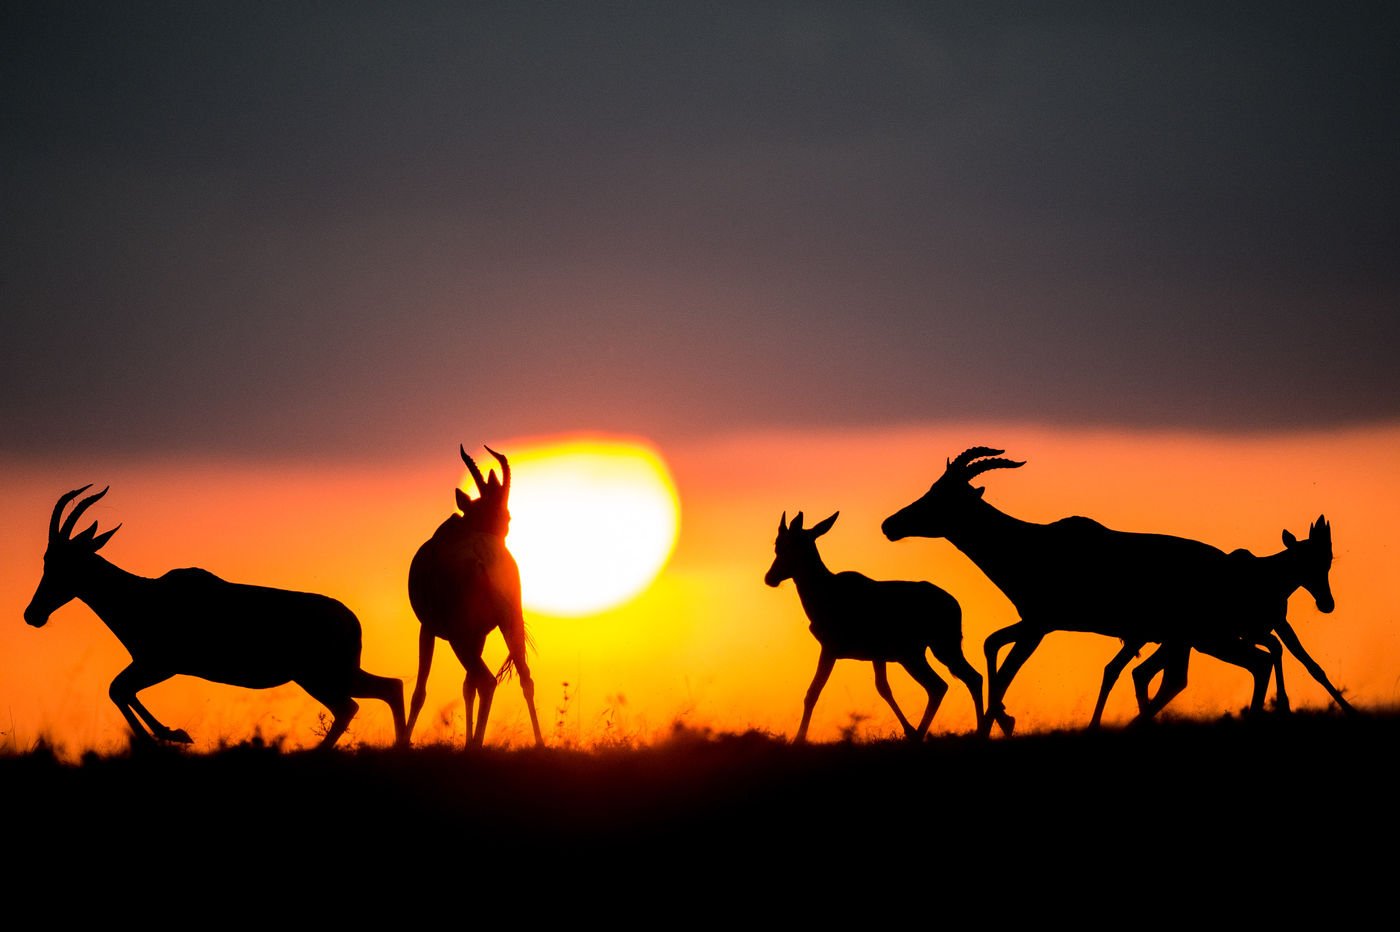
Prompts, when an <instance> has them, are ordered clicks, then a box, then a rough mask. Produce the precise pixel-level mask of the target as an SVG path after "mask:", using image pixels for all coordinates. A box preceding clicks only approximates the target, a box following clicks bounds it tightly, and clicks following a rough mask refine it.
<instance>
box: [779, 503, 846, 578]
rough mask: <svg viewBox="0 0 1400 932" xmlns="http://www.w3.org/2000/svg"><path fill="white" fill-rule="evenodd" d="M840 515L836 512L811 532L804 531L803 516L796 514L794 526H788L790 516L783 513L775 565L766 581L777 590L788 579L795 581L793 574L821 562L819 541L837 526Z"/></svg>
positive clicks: (780, 521) (800, 513)
mask: <svg viewBox="0 0 1400 932" xmlns="http://www.w3.org/2000/svg"><path fill="white" fill-rule="evenodd" d="M840 513H841V512H839V511H838V512H836V514H834V515H832V516H831V517H830V518H827V519H826V520H825V521H820V522H818V523H817V524H816V525H814V526H813V527H812V528H811V529H810V530H809V529H806V528H803V527H802V512H800V511H799V512H798V513H797V516H796V517H794V518H793V519H792V524H788V523H787V512H786V511H785V512H783V516H782V518H780V519H779V521H778V539H777V540H776V541H774V542H773V554H774V556H773V565H772V566H770V567H769V568H768V572H767V573H766V574H765V575H764V577H763V581H764V582H765V583H767V584H768V585H770V586H777V585H778V584H779V583H781V582H782V581H783V580H785V579H792V577H793V574H794V573H797V572H799V571H800V570H801V569H802V567H804V566H810V565H811V564H813V563H816V562H818V561H819V560H820V559H821V558H820V557H819V556H817V538H818V537H821V536H822V535H823V534H825V533H826V532H827V531H829V530H831V526H832V525H833V524H835V523H836V515H839V514H840Z"/></svg>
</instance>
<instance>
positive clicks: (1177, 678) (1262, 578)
mask: <svg viewBox="0 0 1400 932" xmlns="http://www.w3.org/2000/svg"><path fill="white" fill-rule="evenodd" d="M1283 545H1284V549H1283V550H1281V551H1279V552H1278V553H1275V554H1271V555H1269V556H1266V557H1257V556H1255V555H1254V554H1252V553H1250V552H1249V551H1248V550H1236V551H1234V552H1233V553H1231V554H1230V555H1229V557H1228V558H1227V559H1228V561H1229V565H1230V569H1231V575H1230V585H1231V588H1230V591H1229V595H1228V598H1229V601H1228V602H1227V603H1226V605H1225V606H1224V607H1222V613H1224V614H1226V615H1228V617H1229V618H1230V622H1229V624H1230V626H1231V627H1232V628H1233V629H1234V630H1235V631H1237V632H1238V633H1239V635H1240V637H1241V638H1242V639H1243V640H1245V641H1246V642H1248V643H1251V644H1258V645H1261V646H1263V647H1265V648H1267V649H1268V651H1269V654H1270V656H1271V657H1272V658H1273V666H1274V679H1275V684H1276V687H1277V693H1276V699H1275V702H1274V704H1275V707H1276V708H1277V709H1279V710H1280V711H1285V712H1286V711H1288V709H1289V703H1288V693H1287V691H1286V690H1285V688H1284V684H1283V648H1284V647H1287V648H1288V650H1289V651H1290V652H1291V653H1292V654H1293V656H1294V657H1296V658H1298V660H1299V661H1300V662H1301V663H1302V664H1303V667H1304V668H1305V669H1306V670H1307V671H1308V673H1310V674H1311V675H1312V677H1313V678H1314V679H1315V680H1317V681H1318V683H1320V684H1321V685H1322V687H1323V688H1324V689H1326V690H1327V692H1328V693H1329V694H1330V695H1331V696H1332V698H1333V699H1335V700H1336V702H1337V704H1338V705H1339V706H1341V708H1342V710H1343V711H1344V712H1346V713H1347V714H1349V715H1353V714H1356V710H1355V709H1354V708H1353V707H1352V705H1351V704H1350V703H1349V702H1347V701H1346V699H1345V698H1344V697H1343V696H1342V694H1341V692H1340V691H1339V690H1338V689H1337V688H1336V687H1335V686H1333V685H1332V682H1331V681H1330V680H1329V679H1328V678H1327V674H1326V673H1325V672H1324V671H1323V669H1322V667H1321V666H1320V665H1319V664H1318V663H1317V661H1315V660H1313V659H1312V656H1311V655H1309V654H1308V652H1307V651H1306V650H1304V649H1303V644H1302V642H1301V641H1300V640H1299V639H1298V635H1297V633H1296V632H1294V630H1293V626H1292V625H1290V624H1289V623H1288V597H1289V596H1291V595H1292V594H1293V593H1294V592H1295V591H1296V590H1298V589H1299V588H1303V589H1306V590H1307V592H1308V594H1309V595H1311V596H1312V597H1313V604H1315V605H1316V606H1317V610H1318V611H1320V612H1322V613H1323V614H1329V613H1331V612H1332V611H1333V609H1335V608H1336V602H1335V600H1334V599H1333V598H1332V587H1331V584H1330V582H1329V581H1328V578H1327V576H1328V572H1329V570H1330V569H1331V567H1332V526H1331V525H1330V524H1328V523H1327V518H1326V516H1325V515H1318V518H1317V520H1316V521H1315V522H1313V524H1312V525H1311V526H1310V527H1309V528H1308V536H1307V538H1305V539H1304V540H1301V541H1300V540H1298V539H1297V538H1296V537H1294V536H1293V535H1292V534H1290V533H1289V532H1288V531H1286V530H1285V531H1284V532H1283ZM1275 634H1277V637H1276V636H1275ZM1280 640H1282V642H1283V643H1282V644H1280V643H1279V642H1280ZM1136 647H1137V649H1140V648H1141V647H1142V645H1141V644H1138V645H1137V646H1136ZM1136 653H1137V650H1136V649H1134V645H1132V644H1124V646H1123V649H1122V650H1121V651H1119V652H1118V655H1117V656H1116V657H1114V658H1113V660H1112V661H1110V662H1109V665H1108V667H1105V668H1104V682H1103V688H1102V690H1101V691H1100V693H1099V700H1098V704H1097V706H1096V707H1095V709H1094V719H1093V721H1092V722H1091V723H1090V724H1091V725H1097V724H1098V721H1099V717H1100V716H1101V715H1102V714H1103V707H1104V703H1105V701H1106V700H1107V698H1108V693H1109V690H1110V689H1111V688H1112V686H1113V681H1114V680H1115V679H1116V678H1117V676H1118V673H1119V672H1120V671H1121V670H1122V668H1123V665H1124V664H1126V663H1127V662H1128V660H1129V659H1130V658H1131V657H1132V656H1134V655H1136ZM1190 656H1191V647H1190V644H1189V643H1182V644H1163V645H1162V646H1161V647H1159V648H1158V649H1157V650H1156V651H1155V652H1154V653H1153V654H1152V656H1150V657H1148V658H1147V659H1146V660H1144V661H1143V662H1142V663H1140V664H1138V665H1137V667H1135V668H1134V669H1133V683H1134V686H1135V689H1136V693H1137V700H1138V708H1139V710H1140V711H1141V712H1142V714H1144V715H1146V716H1148V717H1151V716H1152V715H1153V714H1155V713H1156V712H1157V710H1159V709H1161V708H1163V707H1164V706H1165V705H1166V704H1167V703H1168V702H1170V701H1171V700H1172V698H1174V697H1175V696H1176V695H1177V694H1178V693H1180V692H1181V691H1182V690H1183V689H1185V688H1186V670H1187V663H1188V661H1189V660H1190ZM1164 671H1165V672H1164ZM1159 672H1162V673H1163V677H1162V684H1161V686H1159V687H1158V690H1157V695H1156V696H1155V697H1152V698H1149V697H1148V687H1149V685H1150V683H1151V682H1152V679H1153V677H1155V676H1156V675H1157V673H1159Z"/></svg>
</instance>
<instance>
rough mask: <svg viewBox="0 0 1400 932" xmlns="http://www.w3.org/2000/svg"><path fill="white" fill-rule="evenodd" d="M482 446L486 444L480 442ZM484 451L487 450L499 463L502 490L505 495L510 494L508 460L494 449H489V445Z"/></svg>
mask: <svg viewBox="0 0 1400 932" xmlns="http://www.w3.org/2000/svg"><path fill="white" fill-rule="evenodd" d="M482 446H486V445H485V444H482ZM486 452H487V453H490V454H491V455H492V456H494V457H495V458H496V462H498V463H500V464H501V486H502V490H503V491H504V492H505V493H506V494H507V495H509V494H510V462H509V461H508V460H507V459H506V458H505V457H504V456H502V455H501V454H499V453H497V452H496V451H495V450H493V449H491V448H490V447H486Z"/></svg>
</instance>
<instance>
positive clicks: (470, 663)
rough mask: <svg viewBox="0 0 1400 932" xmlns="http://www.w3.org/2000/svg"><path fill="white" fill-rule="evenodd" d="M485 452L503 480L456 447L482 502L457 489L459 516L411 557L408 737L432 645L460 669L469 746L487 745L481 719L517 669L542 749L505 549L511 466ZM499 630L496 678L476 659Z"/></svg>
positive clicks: (515, 576)
mask: <svg viewBox="0 0 1400 932" xmlns="http://www.w3.org/2000/svg"><path fill="white" fill-rule="evenodd" d="M486 451H487V452H488V453H490V454H491V455H492V456H494V457H495V458H496V460H497V462H499V463H500V464H501V475H502V479H497V478H496V473H495V471H494V470H492V471H491V476H490V478H489V479H484V478H482V475H481V470H479V469H477V466H476V463H475V462H473V461H472V458H471V457H470V456H468V455H467V450H466V448H465V447H461V453H462V462H464V463H466V464H467V470H468V471H469V472H470V473H471V476H472V479H473V480H475V482H476V487H477V489H478V491H479V492H480V496H479V497H478V498H476V499H472V498H470V497H469V496H468V495H467V494H466V493H465V492H463V491H462V490H461V489H457V490H456V491H457V507H458V508H460V509H461V511H462V514H460V515H457V514H453V515H449V516H448V518H447V520H446V521H444V522H443V523H442V524H441V525H440V526H439V527H438V529H437V530H436V531H434V532H433V536H432V537H431V538H429V539H428V540H427V542H426V543H424V544H423V546H421V547H419V548H418V552H417V553H416V554H414V555H413V562H412V564H410V565H409V568H408V600H409V602H410V604H412V606H413V613H414V614H415V615H417V616H418V621H419V623H420V624H421V625H422V629H421V630H420V631H419V632H418V681H417V683H416V684H415V685H414V688H413V698H412V700H411V701H410V703H409V711H408V732H409V734H412V732H413V726H414V723H415V722H417V720H418V713H419V712H420V711H422V708H423V701H424V699H426V698H427V695H428V671H429V670H430V669H431V668H432V664H433V647H434V645H435V644H436V643H437V639H438V638H442V639H443V640H445V641H447V643H448V644H451V645H452V650H453V652H454V653H456V654H457V659H458V660H460V661H461V662H462V666H463V667H465V668H466V678H465V679H464V680H463V681H462V698H463V699H464V700H465V701H466V707H467V744H468V746H473V745H474V746H476V747H480V746H481V743H482V741H483V739H484V738H485V737H486V718H487V716H488V715H489V714H490V713H491V698H492V696H493V695H494V693H495V691H496V683H497V681H498V680H502V679H504V678H505V677H506V676H508V675H509V673H510V670H511V667H512V666H513V667H515V669H516V671H517V672H518V673H519V675H520V688H521V690H522V691H523V692H524V693H525V704H526V706H527V707H528V708H529V710H530V725H531V727H532V728H533V729H534V731H535V744H536V745H537V746H540V747H543V746H544V735H542V734H541V733H540V719H539V716H538V715H537V714H536V713H535V681H534V680H533V679H532V678H531V677H530V665H529V663H528V662H527V661H526V659H525V647H526V642H527V637H526V634H525V613H524V610H523V609H522V608H521V605H520V570H519V568H518V567H517V566H516V565H515V558H514V557H512V556H511V555H510V551H508V550H507V549H506V533H507V532H508V531H509V530H510V511H509V509H508V507H507V503H508V500H509V498H510V463H509V462H508V461H507V460H506V458H505V457H504V456H502V455H501V454H499V453H497V452H496V451H495V450H492V449H491V448H490V447H487V448H486ZM496 628H500V629H501V635H502V636H503V637H504V638H505V641H506V648H507V650H509V651H510V654H509V656H508V657H507V658H506V662H505V663H504V664H502V665H501V668H500V670H498V671H497V672H496V673H494V674H493V673H492V672H491V670H490V668H489V667H487V666H486V664H485V662H484V661H483V660H482V659H481V651H482V649H483V648H484V647H485V646H486V635H488V634H490V633H491V632H492V630H494V629H496ZM476 698H479V699H480V704H479V707H478V709H477V715H476V727H475V730H473V727H472V705H473V700H474V699H476Z"/></svg>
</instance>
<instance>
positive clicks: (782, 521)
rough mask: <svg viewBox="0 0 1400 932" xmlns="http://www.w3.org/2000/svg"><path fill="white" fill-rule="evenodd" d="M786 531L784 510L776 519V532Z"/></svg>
mask: <svg viewBox="0 0 1400 932" xmlns="http://www.w3.org/2000/svg"><path fill="white" fill-rule="evenodd" d="M786 532H787V512H786V511H785V512H783V516H782V517H781V518H779V519H778V533H779V534H784V533H786Z"/></svg>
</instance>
